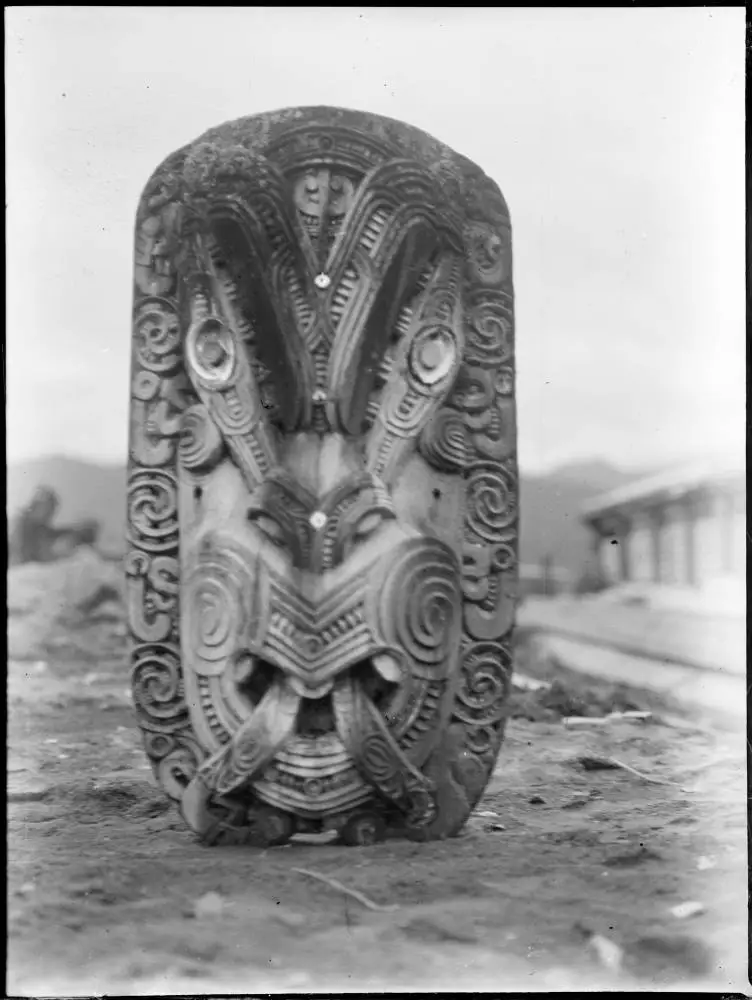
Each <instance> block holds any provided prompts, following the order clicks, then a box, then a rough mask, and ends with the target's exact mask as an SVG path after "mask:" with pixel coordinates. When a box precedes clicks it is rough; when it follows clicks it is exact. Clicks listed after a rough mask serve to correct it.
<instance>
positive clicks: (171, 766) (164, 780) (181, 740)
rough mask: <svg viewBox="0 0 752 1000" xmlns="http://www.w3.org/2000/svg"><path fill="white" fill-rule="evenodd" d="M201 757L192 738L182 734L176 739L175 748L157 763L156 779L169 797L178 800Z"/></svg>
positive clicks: (196, 768) (197, 767)
mask: <svg viewBox="0 0 752 1000" xmlns="http://www.w3.org/2000/svg"><path fill="white" fill-rule="evenodd" d="M202 759H203V754H202V752H201V750H200V749H199V747H198V744H197V743H196V742H195V741H194V740H192V739H189V738H188V737H186V736H182V735H181V736H179V737H178V738H177V739H176V746H175V749H173V750H171V751H170V752H169V753H168V754H166V755H165V756H164V757H163V758H162V759H161V760H160V761H159V763H158V764H157V780H158V781H159V784H160V785H161V786H162V788H163V789H164V790H165V792H166V793H167V795H168V796H169V797H170V798H171V799H173V800H175V801H180V799H181V798H182V797H183V792H184V791H185V788H186V785H188V783H189V782H190V780H191V778H193V776H194V775H195V773H196V771H197V770H198V769H199V766H200V765H201V761H202Z"/></svg>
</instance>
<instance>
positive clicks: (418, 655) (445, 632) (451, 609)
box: [379, 539, 462, 668]
mask: <svg viewBox="0 0 752 1000" xmlns="http://www.w3.org/2000/svg"><path fill="white" fill-rule="evenodd" d="M390 562H391V567H390V571H389V574H388V576H387V578H386V580H385V582H384V585H383V588H382V590H381V595H380V615H379V618H380V622H381V627H382V629H383V631H384V634H386V635H388V636H390V641H391V642H393V643H394V644H395V645H397V646H399V647H400V648H401V649H403V650H404V652H405V653H406V654H407V656H408V657H410V658H411V659H412V660H413V661H414V663H415V664H416V665H418V664H420V665H423V666H429V667H433V668H435V667H437V666H438V665H439V664H442V663H446V662H447V661H448V660H449V659H450V658H451V653H452V648H453V645H454V643H455V642H456V640H457V639H458V637H459V633H458V629H459V621H460V613H461V601H462V598H461V590H460V574H459V569H458V567H457V564H456V561H455V558H454V555H453V553H452V552H451V550H450V549H449V548H448V547H447V546H445V545H444V544H443V543H441V542H438V541H435V540H432V539H415V540H414V541H411V542H408V543H407V544H406V545H405V546H404V547H403V548H402V550H401V551H398V553H397V554H396V556H394V557H392V559H390Z"/></svg>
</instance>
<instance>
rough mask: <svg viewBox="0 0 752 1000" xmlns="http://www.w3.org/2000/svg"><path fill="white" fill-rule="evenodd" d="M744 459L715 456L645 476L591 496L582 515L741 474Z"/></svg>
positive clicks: (590, 516)
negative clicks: (591, 498)
mask: <svg viewBox="0 0 752 1000" xmlns="http://www.w3.org/2000/svg"><path fill="white" fill-rule="evenodd" d="M744 469H745V463H744V460H743V458H741V456H739V455H724V456H718V457H715V458H711V459H706V460H703V461H696V462H691V463H687V464H684V465H681V466H677V467H675V468H673V469H668V470H666V471H665V472H661V473H658V474H657V475H653V476H644V477H642V478H641V479H637V480H635V481H634V482H631V483H627V484H626V485H624V486H619V487H617V488H616V489H614V490H609V491H608V492H607V493H602V494H600V496H597V497H594V498H593V500H590V501H589V502H588V503H587V504H584V505H583V507H582V516H583V518H584V519H585V520H591V519H593V518H595V517H597V516H598V515H600V514H606V513H608V512H609V511H615V510H618V509H619V508H622V507H626V506H631V505H633V504H634V505H637V504H639V503H641V502H643V501H648V500H651V501H652V500H658V499H661V500H671V499H674V498H676V499H678V498H679V497H681V496H685V495H686V494H687V493H690V492H691V491H693V490H696V489H698V488H699V487H702V486H705V485H709V484H711V483H721V482H724V481H726V480H738V479H739V478H740V477H743V476H744Z"/></svg>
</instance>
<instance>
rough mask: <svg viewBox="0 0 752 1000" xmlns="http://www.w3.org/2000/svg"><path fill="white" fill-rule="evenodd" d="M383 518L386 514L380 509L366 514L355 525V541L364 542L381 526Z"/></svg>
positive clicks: (353, 537) (353, 538)
mask: <svg viewBox="0 0 752 1000" xmlns="http://www.w3.org/2000/svg"><path fill="white" fill-rule="evenodd" d="M383 520H384V515H383V514H382V513H381V512H380V511H371V512H370V513H369V514H365V515H364V516H363V517H361V519H360V520H359V521H358V523H357V524H356V525H355V530H354V531H353V534H352V540H353V541H354V542H364V541H365V540H366V539H367V538H370V537H371V535H372V534H373V533H374V532H375V531H376V530H377V528H379V527H380V525H381V523H382V522H383Z"/></svg>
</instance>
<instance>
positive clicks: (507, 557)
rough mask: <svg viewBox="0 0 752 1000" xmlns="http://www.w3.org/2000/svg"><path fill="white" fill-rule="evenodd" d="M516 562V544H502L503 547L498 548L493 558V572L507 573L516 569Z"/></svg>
mask: <svg viewBox="0 0 752 1000" xmlns="http://www.w3.org/2000/svg"><path fill="white" fill-rule="evenodd" d="M516 562H517V553H516V552H515V549H514V543H513V542H512V541H508V542H502V544H501V545H497V546H496V548H495V550H494V553H493V555H492V557H491V572H492V573H506V572H508V571H509V570H510V569H514V566H515V564H516Z"/></svg>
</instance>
